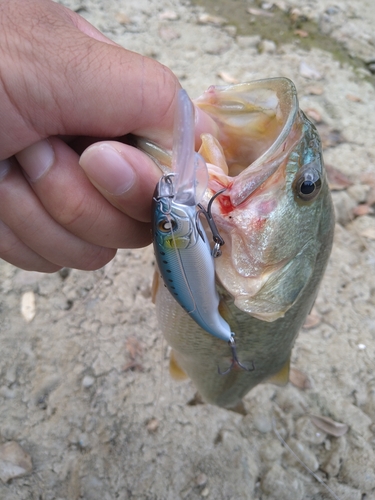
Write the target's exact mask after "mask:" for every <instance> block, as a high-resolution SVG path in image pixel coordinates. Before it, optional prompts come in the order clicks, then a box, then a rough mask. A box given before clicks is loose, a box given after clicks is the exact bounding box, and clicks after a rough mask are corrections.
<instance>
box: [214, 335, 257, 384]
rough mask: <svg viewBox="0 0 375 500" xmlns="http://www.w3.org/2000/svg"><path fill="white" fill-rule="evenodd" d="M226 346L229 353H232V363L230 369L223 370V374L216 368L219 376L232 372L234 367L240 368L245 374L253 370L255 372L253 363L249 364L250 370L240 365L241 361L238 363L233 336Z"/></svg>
mask: <svg viewBox="0 0 375 500" xmlns="http://www.w3.org/2000/svg"><path fill="white" fill-rule="evenodd" d="M228 344H229V347H230V348H231V351H232V363H231V365H230V367H229V368H228V369H227V370H225V371H224V372H222V371H221V370H220V368H219V367H217V371H218V372H219V375H226V374H227V373H229V372H230V371H232V370H233V368H234V367H235V366H239V367H240V368H242V370H245V371H246V372H252V371H253V370H255V365H254V361H252V362H251V368H246V366H245V365H243V364H242V363H241V361H239V359H238V356H237V347H236V342H235V340H234V337H233V335H232V336H231V338H230V339H229V340H228Z"/></svg>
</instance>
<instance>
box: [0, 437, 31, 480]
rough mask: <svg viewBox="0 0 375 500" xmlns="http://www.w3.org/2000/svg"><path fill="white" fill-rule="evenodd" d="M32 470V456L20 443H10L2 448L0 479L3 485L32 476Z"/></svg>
mask: <svg viewBox="0 0 375 500" xmlns="http://www.w3.org/2000/svg"><path fill="white" fill-rule="evenodd" d="M32 469H33V465H32V462H31V457H30V455H29V454H28V453H26V452H25V451H24V450H23V449H22V448H21V446H20V445H19V444H18V443H16V442H15V441H9V442H8V443H4V444H2V445H1V446H0V479H1V481H3V483H7V482H8V481H10V480H11V479H14V478H16V477H21V476H25V475H26V474H30V473H31V471H32Z"/></svg>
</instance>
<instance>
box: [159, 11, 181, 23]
mask: <svg viewBox="0 0 375 500" xmlns="http://www.w3.org/2000/svg"><path fill="white" fill-rule="evenodd" d="M178 18H179V16H178V14H177V12H176V11H174V10H165V11H164V12H161V13H160V14H159V19H160V20H162V21H176V20H177V19H178Z"/></svg>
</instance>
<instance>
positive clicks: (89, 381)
mask: <svg viewBox="0 0 375 500" xmlns="http://www.w3.org/2000/svg"><path fill="white" fill-rule="evenodd" d="M94 383H95V378H94V377H91V376H90V375H85V376H84V377H83V379H82V386H83V387H84V388H85V389H88V388H89V387H91V386H93V385H94Z"/></svg>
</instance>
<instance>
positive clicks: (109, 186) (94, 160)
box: [79, 143, 135, 196]
mask: <svg viewBox="0 0 375 500" xmlns="http://www.w3.org/2000/svg"><path fill="white" fill-rule="evenodd" d="M79 164H80V165H81V167H82V168H83V170H84V171H85V172H86V175H87V176H88V177H89V178H90V179H91V180H92V181H93V183H95V184H98V185H99V186H100V187H102V188H104V189H105V190H106V191H107V192H108V193H110V194H113V195H115V196H119V195H121V194H123V193H125V192H126V191H128V190H129V189H130V188H131V187H132V186H133V184H134V182H135V172H134V170H133V168H132V167H131V165H130V164H129V163H128V162H127V161H126V160H125V158H124V157H123V156H122V155H121V154H120V153H119V151H117V149H115V148H114V147H113V146H112V145H110V144H108V143H101V144H94V145H93V146H90V147H89V148H87V149H86V151H84V152H83V154H82V156H81V158H80V160H79Z"/></svg>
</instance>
